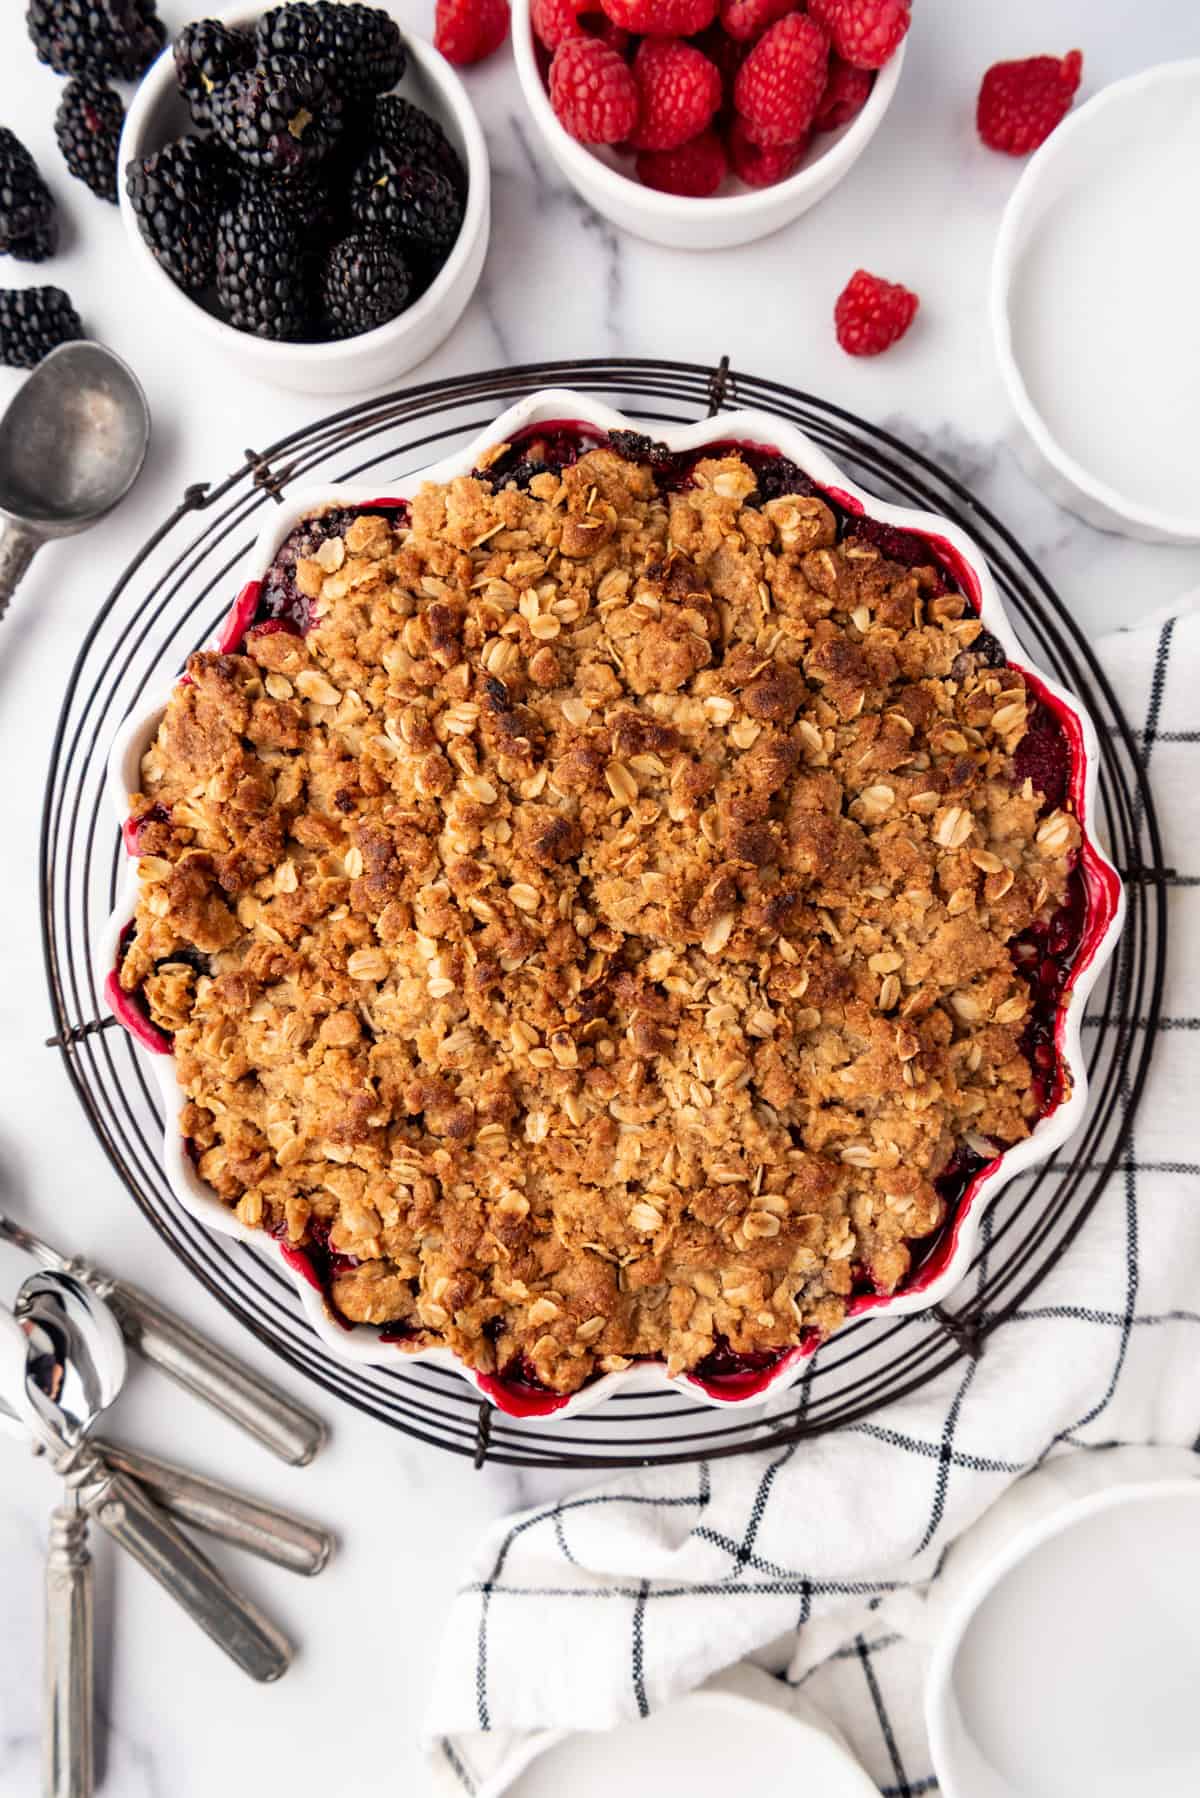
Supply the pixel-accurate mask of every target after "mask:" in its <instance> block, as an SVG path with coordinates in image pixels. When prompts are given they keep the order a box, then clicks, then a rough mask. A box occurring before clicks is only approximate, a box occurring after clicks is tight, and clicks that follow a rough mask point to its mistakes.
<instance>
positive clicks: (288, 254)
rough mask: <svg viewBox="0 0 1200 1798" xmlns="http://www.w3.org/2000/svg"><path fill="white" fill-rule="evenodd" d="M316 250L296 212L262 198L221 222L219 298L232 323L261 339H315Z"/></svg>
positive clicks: (232, 211)
mask: <svg viewBox="0 0 1200 1798" xmlns="http://www.w3.org/2000/svg"><path fill="white" fill-rule="evenodd" d="M311 257H312V246H311V242H310V239H309V237H308V234H307V232H306V231H305V229H304V226H303V225H302V223H301V222H300V219H299V217H298V216H297V214H296V213H295V212H294V211H293V210H292V208H290V207H288V206H285V205H281V204H280V203H279V202H278V201H277V200H273V199H271V198H268V197H267V196H265V195H262V194H256V195H253V196H252V197H250V198H248V199H246V200H244V201H240V202H239V203H238V204H236V205H234V206H230V207H227V208H226V210H225V211H224V212H222V213H221V215H220V218H219V219H218V220H217V299H218V301H219V302H220V305H221V308H222V310H223V311H224V313H225V315H226V317H227V318H228V320H229V323H230V324H231V325H233V326H234V327H235V329H237V330H239V331H249V332H251V333H252V334H253V335H254V336H255V337H274V338H280V339H287V340H289V341H295V340H296V339H298V338H304V337H307V336H309V335H311V332H312V325H313V319H312V307H311V305H310V303H309V297H308V293H309V281H310V270H309V267H308V264H309V262H310V261H311Z"/></svg>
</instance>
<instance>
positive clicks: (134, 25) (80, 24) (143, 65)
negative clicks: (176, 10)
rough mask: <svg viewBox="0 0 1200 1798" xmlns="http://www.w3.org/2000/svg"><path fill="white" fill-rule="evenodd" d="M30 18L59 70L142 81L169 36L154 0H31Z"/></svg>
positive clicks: (37, 40) (34, 34)
mask: <svg viewBox="0 0 1200 1798" xmlns="http://www.w3.org/2000/svg"><path fill="white" fill-rule="evenodd" d="M25 23H26V25H27V27H28V30H29V35H30V37H31V39H32V40H33V47H34V49H35V50H36V51H37V53H38V56H39V58H40V59H41V61H42V62H46V63H49V65H50V67H51V68H52V69H54V70H55V71H56V72H57V73H58V74H59V75H94V76H96V77H97V78H99V79H101V80H102V79H104V77H106V76H110V75H112V76H116V77H117V78H118V79H120V80H122V81H136V80H137V79H138V78H139V76H141V75H143V74H144V73H145V72H146V70H147V69H148V68H149V67H150V64H151V63H152V62H153V61H154V58H155V57H156V56H157V55H158V53H159V51H160V50H161V49H162V47H163V44H164V43H165V42H166V36H167V34H166V30H165V28H164V26H163V22H162V20H161V19H160V18H159V17H158V14H157V12H156V11H155V6H154V0H91V3H90V4H89V3H88V0H30V4H29V9H28V11H27V12H26V14H25Z"/></svg>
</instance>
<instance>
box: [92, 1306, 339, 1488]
mask: <svg viewBox="0 0 1200 1798" xmlns="http://www.w3.org/2000/svg"><path fill="white" fill-rule="evenodd" d="M82 1277H83V1278H85V1279H86V1277H87V1276H86V1275H83V1276H82ZM91 1284H93V1285H94V1287H95V1290H96V1291H97V1292H98V1293H99V1295H100V1297H101V1298H103V1299H106V1300H107V1301H108V1303H109V1305H110V1306H111V1307H112V1309H113V1311H114V1312H115V1313H116V1318H117V1322H118V1323H119V1324H120V1326H121V1330H122V1333H123V1334H124V1336H125V1338H126V1340H127V1341H128V1343H129V1345H130V1347H131V1348H135V1349H137V1351H138V1353H139V1354H141V1355H142V1356H144V1358H145V1359H146V1360H147V1361H150V1362H152V1363H153V1364H154V1366H155V1367H157V1368H158V1369H159V1371H160V1372H161V1373H165V1374H166V1375H167V1376H168V1377H169V1378H170V1379H172V1380H174V1381H175V1382H176V1384H177V1385H180V1386H182V1387H184V1388H185V1389H186V1390H187V1391H188V1392H191V1393H193V1394H194V1395H195V1396H196V1397H197V1398H199V1399H203V1400H204V1402H205V1403H206V1404H208V1405H211V1406H212V1407H213V1409H214V1410H216V1411H220V1412H222V1413H223V1414H224V1415H225V1416H226V1417H228V1418H229V1419H230V1421H231V1422H233V1423H236V1424H239V1425H240V1426H241V1428H242V1429H243V1430H245V1431H246V1433H247V1435H249V1436H253V1437H254V1439H255V1441H256V1442H261V1443H262V1446H263V1447H264V1448H266V1449H269V1450H270V1451H271V1453H272V1454H273V1455H278V1457H279V1459H280V1460H281V1461H288V1462H290V1463H291V1464H292V1465H293V1466H295V1467H306V1466H307V1465H308V1463H309V1462H310V1461H311V1460H312V1458H313V1456H314V1455H315V1454H316V1452H317V1450H318V1449H319V1448H320V1447H321V1444H322V1443H323V1442H324V1441H325V1436H326V1429H325V1425H324V1424H323V1423H322V1422H321V1419H320V1418H319V1417H314V1416H313V1413H312V1412H311V1411H308V1410H306V1409H305V1408H304V1406H303V1405H298V1404H297V1403H296V1402H295V1400H294V1399H290V1398H288V1396H287V1394H286V1393H284V1392H281V1391H280V1390H279V1388H278V1387H277V1386H273V1385H272V1384H271V1382H270V1381H269V1380H264V1379H262V1378H261V1377H260V1375H258V1374H256V1373H254V1372H253V1371H252V1370H251V1369H250V1368H248V1367H243V1366H242V1364H241V1363H240V1362H238V1361H235V1360H234V1359H233V1357H232V1355H227V1354H226V1353H225V1351H224V1349H219V1348H218V1347H217V1346H216V1344H215V1343H213V1342H208V1341H206V1339H205V1338H204V1337H203V1336H201V1335H200V1334H199V1333H198V1331H196V1330H193V1329H192V1327H191V1325H190V1324H185V1323H184V1321H183V1319H182V1318H180V1317H176V1316H175V1314H174V1313H173V1312H171V1311H168V1310H167V1309H166V1308H165V1307H164V1306H162V1305H160V1304H159V1303H158V1301H157V1299H152V1298H151V1297H150V1294H149V1293H148V1292H143V1291H142V1289H141V1287H140V1286H132V1285H130V1283H129V1282H128V1281H127V1280H111V1279H108V1278H107V1277H106V1276H104V1275H100V1276H98V1277H97V1276H95V1275H93V1278H92V1281H91Z"/></svg>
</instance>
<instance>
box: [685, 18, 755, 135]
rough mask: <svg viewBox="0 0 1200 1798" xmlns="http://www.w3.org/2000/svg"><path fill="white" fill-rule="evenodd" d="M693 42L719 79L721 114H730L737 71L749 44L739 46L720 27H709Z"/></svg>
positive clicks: (743, 60) (744, 58)
mask: <svg viewBox="0 0 1200 1798" xmlns="http://www.w3.org/2000/svg"><path fill="white" fill-rule="evenodd" d="M695 42H696V48H697V50H701V51H703V53H704V55H705V56H707V58H708V60H709V62H711V63H713V64H714V65H715V66H716V70H717V73H718V75H719V76H720V77H721V110H722V112H724V113H729V114H732V112H733V84H734V82H735V81H736V80H737V74H738V70H739V69H740V68H741V66H742V64H743V63H744V62H745V60H746V56H747V54H748V52H749V49H750V46H749V44H739V43H738V42H737V41H736V40H735V39H734V38H731V37H728V36H727V35H726V33H725V32H724V31H723V30H722V29H721V27H720V25H710V26H709V28H708V30H707V31H705V32H702V33H701V35H700V36H699V37H698V38H697V39H696V40H695Z"/></svg>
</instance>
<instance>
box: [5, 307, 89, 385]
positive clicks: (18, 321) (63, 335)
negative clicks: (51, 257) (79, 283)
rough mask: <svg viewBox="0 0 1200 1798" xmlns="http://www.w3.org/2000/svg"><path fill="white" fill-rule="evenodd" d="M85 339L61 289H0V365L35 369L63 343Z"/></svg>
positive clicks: (80, 326) (79, 323)
mask: <svg viewBox="0 0 1200 1798" xmlns="http://www.w3.org/2000/svg"><path fill="white" fill-rule="evenodd" d="M82 336H83V324H82V321H81V320H80V317H79V314H78V313H77V312H76V310H75V308H74V306H72V304H71V301H70V297H69V295H67V294H65V293H64V292H63V290H62V288H61V287H16V288H13V287H0V362H3V363H4V364H5V366H6V367H7V368H36V367H37V364H38V363H39V362H40V361H41V360H42V357H43V356H48V355H49V354H50V352H51V350H56V349H57V348H58V346H59V344H60V343H72V342H74V340H75V339H76V338H79V337H82Z"/></svg>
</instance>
